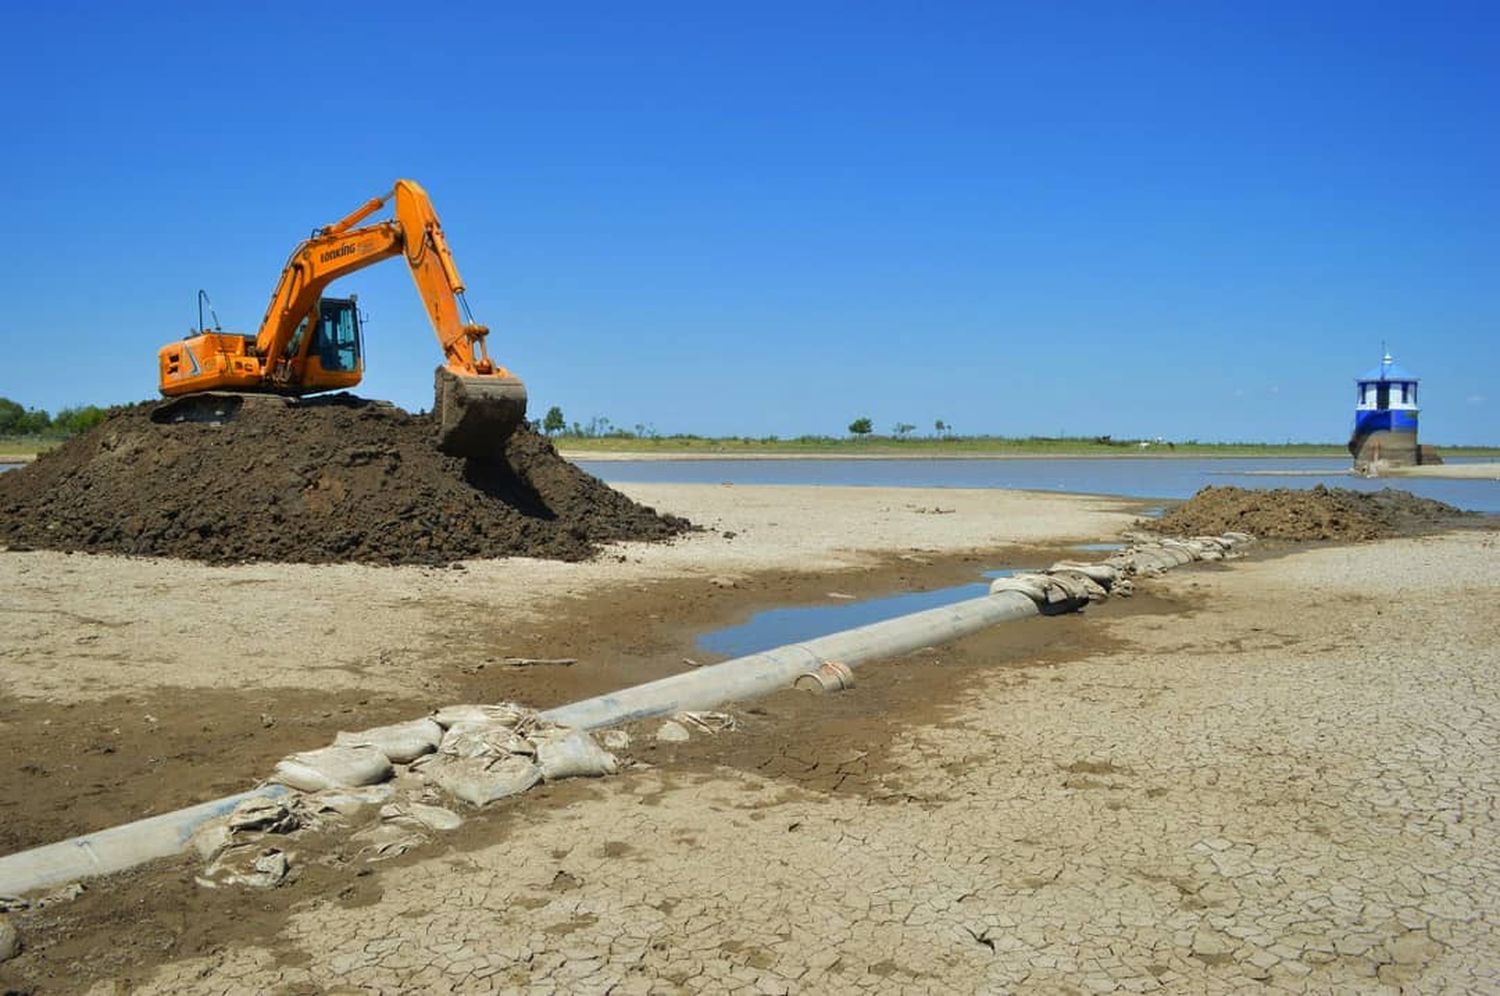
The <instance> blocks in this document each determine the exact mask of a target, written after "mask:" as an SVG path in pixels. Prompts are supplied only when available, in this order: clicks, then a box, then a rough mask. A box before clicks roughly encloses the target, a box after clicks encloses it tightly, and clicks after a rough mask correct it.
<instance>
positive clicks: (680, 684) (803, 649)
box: [542, 591, 1038, 730]
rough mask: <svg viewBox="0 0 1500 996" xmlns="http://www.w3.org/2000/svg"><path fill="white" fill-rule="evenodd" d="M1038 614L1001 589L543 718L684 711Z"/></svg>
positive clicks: (585, 723) (627, 718) (625, 717)
mask: <svg viewBox="0 0 1500 996" xmlns="http://www.w3.org/2000/svg"><path fill="white" fill-rule="evenodd" d="M1037 614H1038V610H1037V606H1036V603H1035V602H1033V601H1032V600H1031V599H1030V598H1027V597H1026V596H1025V595H1023V594H1021V593H1020V592H1018V591H1002V592H997V593H995V594H993V595H983V596H981V597H979V598H971V599H967V600H965V601H962V602H955V603H954V604H952V605H943V606H939V607H938V608H935V609H925V610H923V611H921V612H913V613H912V614H910V615H905V616H898V617H896V618H895V619H886V620H884V621H882V622H877V623H871V624H869V625H868V626H860V627H858V628H856V629H846V630H843V631H842V632H838V633H831V634H829V635H828V636H820V637H818V638H817V639H814V640H808V641H806V642H805V643H792V644H788V645H786V646H784V647H777V648H776V649H774V650H766V651H763V652H761V653H758V654H750V655H748V656H745V657H736V658H735V659H734V660H729V661H725V662H724V663H722V664H715V665H713V666H711V667H705V668H699V669H698V670H696V671H687V672H684V673H682V674H674V675H671V676H670V677H666V678H659V679H657V680H656V681H649V682H647V683H646V684H644V685H635V686H634V687H631V688H624V689H621V690H620V691H618V692H608V693H606V694H604V695H598V696H595V697H594V698H591V699H584V700H583V701H582V702H574V703H572V704H571V705H565V706H558V707H557V708H556V709H548V710H547V711H546V712H544V713H542V718H543V719H545V720H547V721H548V722H552V723H557V724H559V725H561V726H573V727H577V728H579V729H584V730H595V729H600V728H602V727H606V726H618V725H619V724H621V723H628V722H631V721H632V720H638V719H650V718H651V717H653V716H668V715H671V714H672V713H676V712H683V711H685V710H691V709H712V708H713V707H714V706H718V705H723V704H724V703H725V702H740V701H743V700H745V699H753V698H756V697H758V696H761V695H768V694H770V693H771V692H774V691H777V690H779V689H782V688H788V687H790V686H791V684H792V682H794V681H796V680H797V677H798V676H799V675H802V674H806V673H807V672H808V671H812V670H815V669H817V668H818V666H819V665H821V664H822V663H823V662H824V661H840V662H842V663H844V664H847V665H849V666H850V667H853V666H855V665H857V664H861V663H863V662H865V661H868V660H875V659H878V658H883V657H895V656H898V655H900V654H906V653H910V652H911V651H913V650H917V649H919V648H921V647H930V646H934V645H936V644H939V643H946V642H947V641H949V640H955V639H957V638H959V637H961V636H967V635H968V634H970V633H975V632H978V631H979V630H981V629H984V628H985V627H987V626H993V625H994V624H995V623H999V622H1005V621H1007V620H1010V619H1021V618H1023V617H1025V616H1034V615H1037Z"/></svg>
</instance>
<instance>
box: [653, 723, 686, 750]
mask: <svg viewBox="0 0 1500 996" xmlns="http://www.w3.org/2000/svg"><path fill="white" fill-rule="evenodd" d="M656 739H657V740H658V741H660V742H661V743H664V744H680V743H683V742H684V741H687V740H689V739H691V734H689V733H688V731H687V727H686V726H683V725H682V724H681V723H679V722H677V721H676V720H675V719H669V720H667V721H666V722H665V723H663V724H661V728H660V729H658V730H657V731H656Z"/></svg>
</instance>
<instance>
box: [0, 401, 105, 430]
mask: <svg viewBox="0 0 1500 996" xmlns="http://www.w3.org/2000/svg"><path fill="white" fill-rule="evenodd" d="M108 414H109V410H108V409H105V408H100V407H99V406H98V405H81V406H79V407H77V408H64V409H62V410H61V411H59V412H58V413H57V414H56V415H51V414H49V413H48V412H47V410H46V409H44V408H27V407H25V406H24V405H22V404H20V403H19V402H15V401H12V400H11V399H9V398H0V436H74V435H77V434H78V433H80V432H83V431H85V430H87V429H92V428H93V427H94V426H96V425H98V424H99V423H100V422H103V421H104V419H105V416H107V415H108Z"/></svg>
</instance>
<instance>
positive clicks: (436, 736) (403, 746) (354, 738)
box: [333, 719, 443, 764]
mask: <svg viewBox="0 0 1500 996" xmlns="http://www.w3.org/2000/svg"><path fill="white" fill-rule="evenodd" d="M442 739H443V728H442V727H441V726H439V725H438V724H437V723H434V722H433V721H432V720H430V719H414V720H412V721H411V722H409V723H396V724H393V725H391V726H377V727H374V728H373V729H369V730H360V731H358V732H356V733H340V734H339V735H338V736H336V737H334V738H333V743H334V746H336V747H374V748H375V749H376V750H378V751H380V753H382V754H384V755H385V756H386V757H388V758H390V759H391V763H393V764H410V763H411V762H413V761H415V760H416V759H417V758H419V757H421V756H422V755H423V754H430V753H432V752H433V751H435V750H437V745H438V742H439V741H441V740H442Z"/></svg>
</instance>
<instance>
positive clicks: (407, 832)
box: [349, 823, 430, 861]
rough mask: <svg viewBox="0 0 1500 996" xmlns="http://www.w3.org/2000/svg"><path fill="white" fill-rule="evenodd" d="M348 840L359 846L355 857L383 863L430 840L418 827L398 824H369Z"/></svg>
mask: <svg viewBox="0 0 1500 996" xmlns="http://www.w3.org/2000/svg"><path fill="white" fill-rule="evenodd" d="M349 839H350V840H352V841H354V842H356V843H358V844H360V845H361V846H360V849H359V850H358V851H357V852H355V857H357V858H362V859H364V860H365V861H384V860H385V859H387V858H398V857H400V856H401V855H403V854H405V853H406V852H407V851H410V850H411V849H412V848H414V847H421V846H422V845H423V844H425V843H427V841H428V840H429V839H430V838H429V837H428V836H427V834H426V832H425V831H423V830H422V829H421V828H420V827H412V826H405V825H402V824H399V823H371V824H370V825H369V826H367V827H361V828H360V829H358V830H356V831H355V832H354V833H353V834H352V835H350V838H349Z"/></svg>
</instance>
